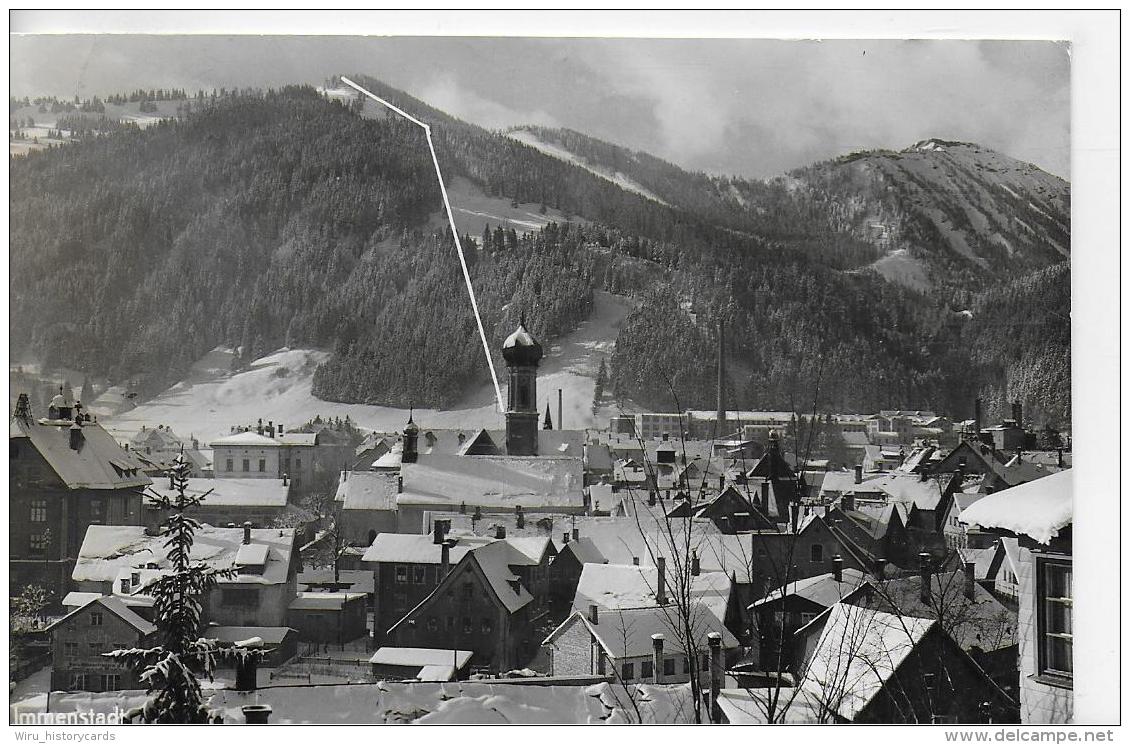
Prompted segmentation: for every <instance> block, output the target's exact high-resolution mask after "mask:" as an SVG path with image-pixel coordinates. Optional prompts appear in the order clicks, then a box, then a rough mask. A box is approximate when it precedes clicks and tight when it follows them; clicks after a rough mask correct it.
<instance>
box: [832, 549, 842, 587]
mask: <svg viewBox="0 0 1130 745" xmlns="http://www.w3.org/2000/svg"><path fill="white" fill-rule="evenodd" d="M832 579H834V580H836V581H837V582H843V581H844V557H842V556H840V555H839V554H836V555H835V556H833V557H832Z"/></svg>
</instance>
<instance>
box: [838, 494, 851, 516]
mask: <svg viewBox="0 0 1130 745" xmlns="http://www.w3.org/2000/svg"><path fill="white" fill-rule="evenodd" d="M840 509H841V510H844V511H845V512H851V511H852V510H854V509H855V494H852V493H851V492H847V493H845V494H844V495H843V496H841V497H840Z"/></svg>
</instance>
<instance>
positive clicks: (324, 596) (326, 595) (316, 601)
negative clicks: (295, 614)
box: [289, 592, 365, 610]
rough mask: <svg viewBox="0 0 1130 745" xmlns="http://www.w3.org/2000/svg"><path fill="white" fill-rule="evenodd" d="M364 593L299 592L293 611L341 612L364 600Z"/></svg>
mask: <svg viewBox="0 0 1130 745" xmlns="http://www.w3.org/2000/svg"><path fill="white" fill-rule="evenodd" d="M364 598H365V593H363V592H299V593H297V594H296V595H295V597H294V600H292V601H291V603H290V606H289V608H290V609H291V610H341V609H342V608H344V607H345V604H346V603H348V602H351V601H354V600H363V599H364Z"/></svg>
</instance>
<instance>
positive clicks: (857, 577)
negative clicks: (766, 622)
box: [750, 567, 867, 610]
mask: <svg viewBox="0 0 1130 745" xmlns="http://www.w3.org/2000/svg"><path fill="white" fill-rule="evenodd" d="M866 578H867V575H865V574H864V573H863V572H861V571H859V570H858V569H853V568H852V567H847V568H845V569H843V570H842V575H841V581H840V582H837V581H836V578H835V575H834V574H833V573H832V572H828V573H827V574H818V575H816V576H815V577H807V578H805V579H801V580H797V581H796V582H791V583H789V586H788V587H787V588H780V587H778V588H777V589H775V590H773V591H772V592H770V593H769V594H767V595H766V596H765V597H763V598H762V599H761V600H757V601H755V602H754V603H753V604H752V605H750V609H751V610H752V609H753V608H756V607H760V606H762V605H765V604H766V603H772V602H774V601H776V600H779V599H780V598H781V596H782V595H784V596H786V597H791V596H793V595H796V596H798V597H802V598H804V599H805V600H810V601H812V602H813V603H817V604H819V605H822V606H824V607H825V608H827V607H829V606H831V605H835V604H836V603H838V602H840V601H841V600H843V598H844V596H845V595H847V594H848V593H849V592H851V591H852V590H853V589H855V588H856V587H859V585H861V584H863V581H864V580H865V579H866Z"/></svg>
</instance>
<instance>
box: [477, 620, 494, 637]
mask: <svg viewBox="0 0 1130 745" xmlns="http://www.w3.org/2000/svg"><path fill="white" fill-rule="evenodd" d="M479 628H480V629H482V632H483V633H484V634H489V633H491V631H492V629H493V628H494V625H493V624H492V623H491V622H490V619H489V618H484V619H482V621H481V622H480V624H479Z"/></svg>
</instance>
